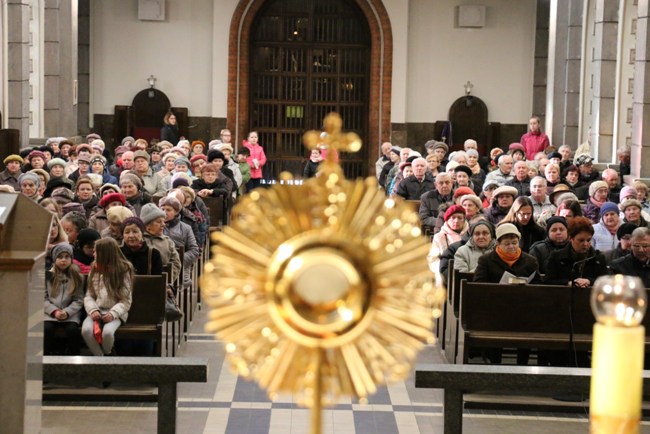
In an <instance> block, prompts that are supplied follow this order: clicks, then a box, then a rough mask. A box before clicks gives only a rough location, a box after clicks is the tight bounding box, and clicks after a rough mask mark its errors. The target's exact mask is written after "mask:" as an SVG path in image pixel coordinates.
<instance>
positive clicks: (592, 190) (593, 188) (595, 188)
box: [589, 181, 609, 197]
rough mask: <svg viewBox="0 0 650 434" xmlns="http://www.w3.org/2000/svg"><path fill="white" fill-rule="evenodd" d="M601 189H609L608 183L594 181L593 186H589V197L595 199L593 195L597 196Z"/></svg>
mask: <svg viewBox="0 0 650 434" xmlns="http://www.w3.org/2000/svg"><path fill="white" fill-rule="evenodd" d="M601 188H607V189H609V187H607V183H606V182H605V181H594V182H592V183H591V185H590V186H589V197H593V195H594V194H596V192H597V191H598V190H600V189H601Z"/></svg>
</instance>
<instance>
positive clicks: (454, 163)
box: [445, 160, 460, 173]
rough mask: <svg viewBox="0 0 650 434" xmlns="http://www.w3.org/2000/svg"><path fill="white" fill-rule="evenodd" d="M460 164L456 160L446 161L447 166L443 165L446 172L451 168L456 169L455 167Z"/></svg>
mask: <svg viewBox="0 0 650 434" xmlns="http://www.w3.org/2000/svg"><path fill="white" fill-rule="evenodd" d="M458 166H460V163H459V162H458V161H453V160H452V161H450V162H449V163H447V166H445V171H446V172H447V173H449V172H451V171H452V170H456V168H457V167H458Z"/></svg>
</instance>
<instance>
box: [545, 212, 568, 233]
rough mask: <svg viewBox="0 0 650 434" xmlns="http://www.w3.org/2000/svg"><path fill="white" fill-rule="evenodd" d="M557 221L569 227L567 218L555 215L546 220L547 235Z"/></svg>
mask: <svg viewBox="0 0 650 434" xmlns="http://www.w3.org/2000/svg"><path fill="white" fill-rule="evenodd" d="M555 223H560V224H562V225H563V226H564V227H565V228H567V229H569V224H568V223H567V221H566V219H565V218H564V217H561V216H558V215H554V216H553V217H551V218H550V219H548V220H546V235H547V236H548V234H549V232H550V231H551V226H553V225H554V224H555Z"/></svg>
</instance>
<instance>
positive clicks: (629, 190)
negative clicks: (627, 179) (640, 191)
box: [619, 185, 636, 202]
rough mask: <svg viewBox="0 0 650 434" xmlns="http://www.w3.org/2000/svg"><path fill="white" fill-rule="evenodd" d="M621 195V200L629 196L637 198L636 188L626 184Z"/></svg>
mask: <svg viewBox="0 0 650 434" xmlns="http://www.w3.org/2000/svg"><path fill="white" fill-rule="evenodd" d="M619 197H620V198H621V202H623V199H627V198H632V199H636V188H634V187H630V186H629V185H626V186H625V187H623V188H622V189H621V194H620V196H619Z"/></svg>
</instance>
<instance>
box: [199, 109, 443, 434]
mask: <svg viewBox="0 0 650 434" xmlns="http://www.w3.org/2000/svg"><path fill="white" fill-rule="evenodd" d="M341 126H342V121H341V118H340V117H339V116H338V115H337V114H335V113H331V114H329V115H328V116H327V117H326V118H325V121H324V127H325V132H326V134H325V135H323V136H321V134H319V133H318V132H316V131H311V132H308V133H306V134H305V137H304V139H305V144H306V145H307V147H309V148H311V149H314V148H316V147H319V146H320V147H325V148H328V152H327V158H326V161H324V162H323V163H322V164H321V167H320V168H319V175H318V176H317V177H316V178H312V179H309V180H306V181H305V182H304V183H303V184H302V185H288V183H287V184H284V185H279V184H276V185H275V186H273V187H272V188H270V189H256V190H253V191H252V192H250V194H248V195H247V196H244V197H243V198H242V200H241V201H240V202H239V203H238V204H237V205H236V206H235V207H234V209H233V211H232V217H231V224H230V225H229V226H227V227H225V229H224V230H223V232H216V233H215V234H214V235H213V238H212V239H213V241H214V247H213V251H212V253H213V258H214V259H213V260H212V261H211V262H210V263H208V264H207V265H206V267H205V273H204V277H203V279H202V288H203V297H204V301H205V302H206V303H207V304H208V306H209V307H210V308H211V311H210V322H209V323H208V325H207V330H208V331H209V332H214V333H216V336H217V337H218V338H219V339H221V340H222V341H223V342H224V343H225V348H226V353H227V358H228V360H229V361H230V363H231V365H232V367H233V369H234V370H235V371H236V372H237V373H238V374H239V375H241V376H243V377H245V378H252V379H254V380H255V381H256V382H257V383H258V384H259V385H260V387H262V388H263V389H265V390H266V391H267V393H268V394H269V396H270V398H271V399H273V398H274V397H276V396H277V394H278V393H282V392H288V393H292V394H293V395H294V398H295V399H296V400H297V402H298V403H299V404H301V405H304V406H306V407H309V408H311V409H312V422H311V427H312V433H320V428H321V409H322V406H324V405H328V404H334V403H336V402H337V400H338V398H339V397H340V396H354V397H357V398H359V400H360V401H361V402H365V401H366V397H367V396H368V395H371V394H373V393H374V392H375V391H376V390H377V386H378V385H384V384H387V383H390V382H394V381H397V380H400V379H404V378H406V377H408V375H409V373H410V370H411V368H412V365H413V363H414V361H415V358H416V356H417V353H418V351H419V350H420V349H421V348H422V347H423V346H424V345H425V344H426V343H432V342H434V335H433V320H434V317H437V316H439V315H440V306H441V303H442V301H443V300H444V289H443V287H442V284H441V279H440V276H439V275H435V274H432V273H431V271H429V267H428V264H427V261H426V256H427V253H428V251H429V243H428V242H427V241H426V239H425V237H423V236H422V234H421V231H420V222H419V218H418V215H417V214H416V213H415V212H413V210H412V209H411V208H410V207H409V206H408V205H407V204H406V203H404V202H403V201H402V200H400V199H387V198H386V196H385V194H384V193H383V192H382V191H381V190H380V189H379V188H378V187H377V181H376V179H374V178H368V179H366V180H356V181H347V180H345V178H344V176H343V172H342V170H341V167H340V166H339V165H338V164H337V163H336V162H335V161H334V154H335V153H336V152H337V151H352V152H355V151H358V150H359V149H360V147H361V140H360V139H359V137H358V136H357V135H356V134H354V133H341ZM283 176H285V178H284V179H285V180H288V179H289V178H290V175H283ZM435 268H437V267H435Z"/></svg>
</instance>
